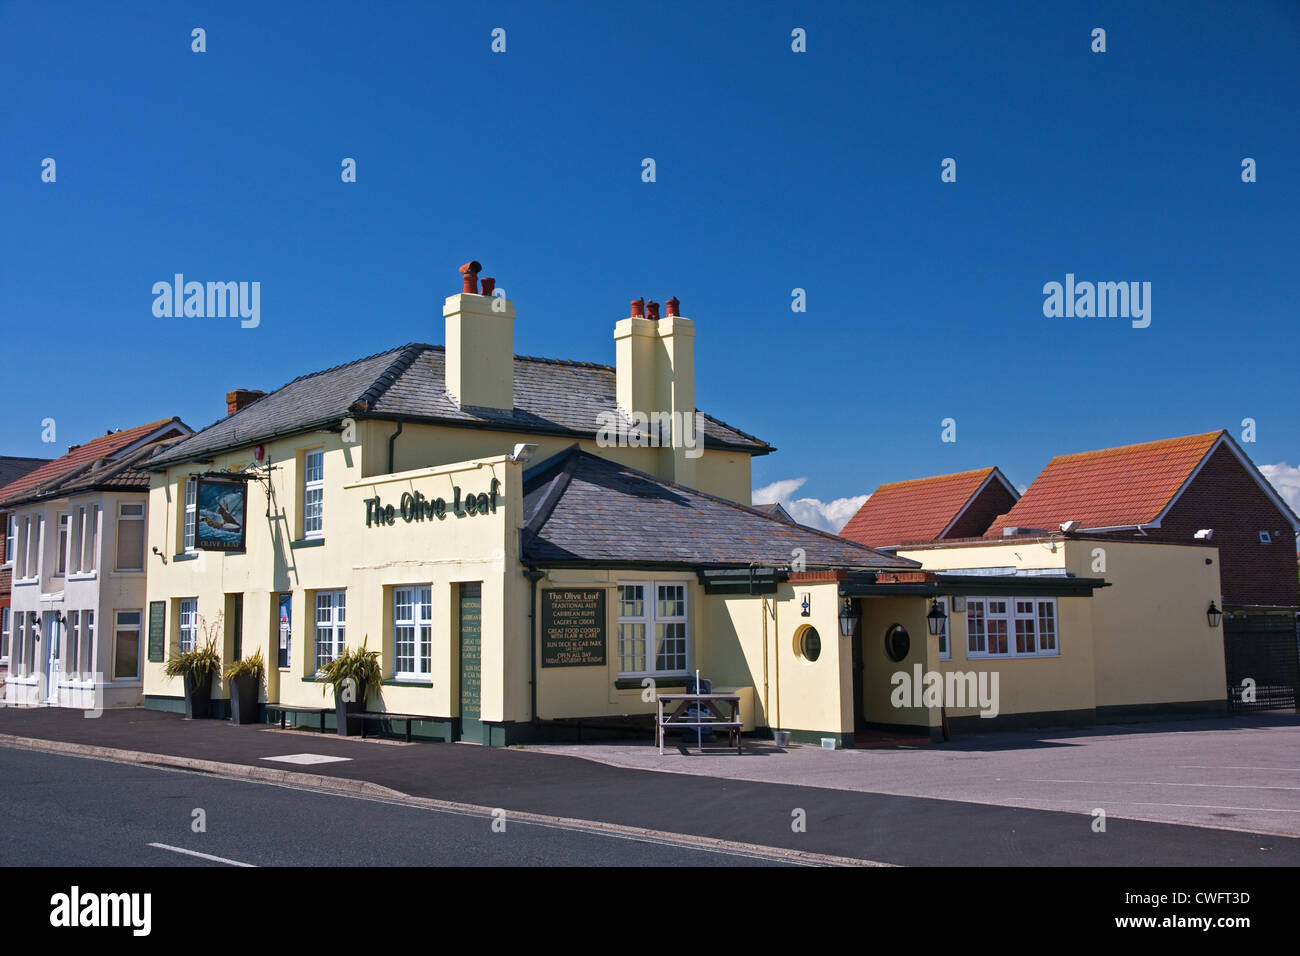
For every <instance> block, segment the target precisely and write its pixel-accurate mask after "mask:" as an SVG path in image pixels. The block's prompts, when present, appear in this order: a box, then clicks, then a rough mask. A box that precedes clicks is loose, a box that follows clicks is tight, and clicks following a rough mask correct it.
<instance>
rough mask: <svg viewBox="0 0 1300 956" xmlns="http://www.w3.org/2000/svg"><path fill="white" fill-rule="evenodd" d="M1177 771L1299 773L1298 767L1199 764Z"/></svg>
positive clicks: (1299, 768)
mask: <svg viewBox="0 0 1300 956" xmlns="http://www.w3.org/2000/svg"><path fill="white" fill-rule="evenodd" d="M1178 769H1179V770H1272V771H1275V772H1277V773H1300V767H1297V768H1293V767H1211V766H1202V765H1200V764H1189V765H1188V766H1185V767H1179V768H1178Z"/></svg>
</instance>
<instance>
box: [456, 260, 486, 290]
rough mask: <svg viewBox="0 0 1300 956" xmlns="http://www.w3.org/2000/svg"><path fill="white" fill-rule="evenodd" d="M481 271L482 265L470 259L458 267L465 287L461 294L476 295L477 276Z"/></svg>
mask: <svg viewBox="0 0 1300 956" xmlns="http://www.w3.org/2000/svg"><path fill="white" fill-rule="evenodd" d="M482 271H483V264H482V263H481V262H475V261H474V260H473V259H471V260H470V261H469V262H467V263H465V264H464V265H463V266H461V267H460V274H461V275H462V276H464V277H465V286H464V288H463V289H461V292H463V293H465V294H466V295H478V274H479V273H480V272H482Z"/></svg>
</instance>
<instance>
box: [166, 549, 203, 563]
mask: <svg viewBox="0 0 1300 956" xmlns="http://www.w3.org/2000/svg"><path fill="white" fill-rule="evenodd" d="M198 558H199V556H198V555H197V554H186V553H185V552H183V551H182V552H181V553H180V554H173V555H172V561H197V560H198Z"/></svg>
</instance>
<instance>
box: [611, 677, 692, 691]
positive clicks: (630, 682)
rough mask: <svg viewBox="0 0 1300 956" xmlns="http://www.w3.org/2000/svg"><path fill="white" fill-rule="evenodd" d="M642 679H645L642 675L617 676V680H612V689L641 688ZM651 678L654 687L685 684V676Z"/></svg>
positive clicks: (683, 685)
mask: <svg viewBox="0 0 1300 956" xmlns="http://www.w3.org/2000/svg"><path fill="white" fill-rule="evenodd" d="M643 680H645V678H644V677H620V678H618V680H616V681H614V689H615V690H641V688H642V684H641V682H642V681H643ZM652 680H653V681H654V682H655V684H654V685H655V687H656V688H659V687H685V686H686V678H685V677H664V678H660V677H655V678H652Z"/></svg>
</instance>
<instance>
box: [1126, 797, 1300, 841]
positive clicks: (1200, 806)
mask: <svg viewBox="0 0 1300 956" xmlns="http://www.w3.org/2000/svg"><path fill="white" fill-rule="evenodd" d="M1112 802H1114V803H1127V804H1128V805H1129V806H1132V807H1182V808H1183V809H1185V810H1241V811H1243V812H1248V813H1300V810H1283V809H1281V808H1276V807H1220V806H1218V805H1217V804H1213V803H1138V802H1137V801H1136V800H1115V801H1112ZM1195 825H1196V824H1192V826H1195ZM1246 832H1247V833H1250V832H1254V831H1249V830H1248V831H1246Z"/></svg>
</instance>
